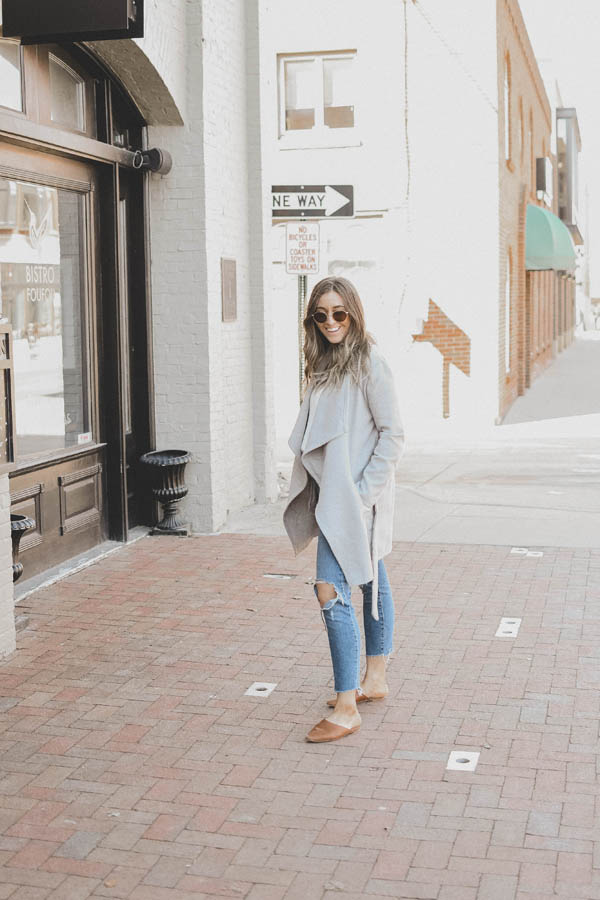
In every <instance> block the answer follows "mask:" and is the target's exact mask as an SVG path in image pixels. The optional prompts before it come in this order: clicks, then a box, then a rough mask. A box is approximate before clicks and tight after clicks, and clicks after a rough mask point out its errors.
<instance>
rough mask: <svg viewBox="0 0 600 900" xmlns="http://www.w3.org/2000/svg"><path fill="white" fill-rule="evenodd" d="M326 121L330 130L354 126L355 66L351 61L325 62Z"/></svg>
mask: <svg viewBox="0 0 600 900" xmlns="http://www.w3.org/2000/svg"><path fill="white" fill-rule="evenodd" d="M323 97H324V106H325V108H324V111H323V116H324V121H325V125H327V126H328V127H329V128H352V127H353V126H354V99H355V89H354V66H353V60H351V59H324V60H323Z"/></svg>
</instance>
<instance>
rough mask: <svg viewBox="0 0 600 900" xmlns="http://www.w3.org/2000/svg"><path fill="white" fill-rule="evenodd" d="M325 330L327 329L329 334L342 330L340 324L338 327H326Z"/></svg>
mask: <svg viewBox="0 0 600 900" xmlns="http://www.w3.org/2000/svg"><path fill="white" fill-rule="evenodd" d="M325 330H326V331H327V334H336V333H337V332H338V331H341V328H340V326H339V325H338V327H337V328H326V329H325Z"/></svg>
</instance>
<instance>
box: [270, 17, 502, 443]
mask: <svg viewBox="0 0 600 900" xmlns="http://www.w3.org/2000/svg"><path fill="white" fill-rule="evenodd" d="M262 10H263V22H264V27H263V31H262V39H263V49H262V65H263V79H262V82H263V85H264V97H265V99H264V103H263V127H264V129H265V133H266V135H267V136H268V137H269V138H270V144H269V149H268V151H267V152H266V153H265V165H266V168H267V172H268V173H270V182H271V184H326V183H330V184H353V185H354V186H355V211H356V213H355V214H356V217H355V219H354V220H343V219H337V220H333V219H330V220H327V221H323V220H322V221H321V232H322V234H321V271H320V273H319V277H322V276H324V275H325V274H327V273H328V271H330V270H331V271H332V272H336V273H338V274H344V275H346V276H347V277H349V278H350V279H351V280H355V281H356V282H357V285H358V286H359V287H360V288H361V291H360V292H361V296H362V299H363V303H364V306H365V311H366V316H367V325H368V328H369V330H370V331H372V333H373V334H374V335H375V337H376V339H377V341H378V343H379V344H380V346H381V349H382V351H383V352H384V354H385V355H386V356H387V357H388V359H389V360H390V362H391V364H392V366H393V368H394V370H395V372H396V376H397V381H398V388H399V393H400V397H401V404H402V410H403V415H404V418H405V422H406V426H407V431H408V433H409V436H410V435H413V436H418V435H419V434H421V433H423V432H427V431H429V430H431V429H437V428H447V427H448V426H450V427H454V425H455V424H458V426H459V427H461V426H465V427H467V426H471V425H472V423H473V421H474V419H478V420H480V421H483V420H485V422H486V424H492V423H493V421H494V417H495V415H496V411H497V405H498V397H497V353H498V350H497V347H498V311H497V304H498V158H497V141H498V138H497V127H498V126H497V112H496V108H495V107H496V106H497V96H496V95H497V86H496V73H497V68H496V4H495V2H492V0H485V2H481V0H467V2H465V3H462V4H461V5H460V7H457V6H456V4H452V5H449V4H447V3H445V2H443V0H426V2H425V0H424V2H423V3H420V4H419V7H418V8H417V7H415V6H413V4H411V3H408V4H406V15H407V20H408V29H407V35H408V83H407V87H408V133H407V132H406V129H405V83H404V78H405V71H404V62H405V60H404V39H405V31H404V4H402V3H397V2H392V0H383V2H380V3H378V4H377V5H376V6H374V7H372V9H371V11H370V16H369V18H365V15H364V4H363V3H361V2H358V0H333V2H330V3H328V4H327V5H326V6H325V7H323V4H318V3H316V2H313V0H309V2H308V3H304V4H302V6H298V5H297V4H296V3H293V2H292V0H279V2H277V3H275V2H272V0H262ZM419 10H422V11H424V13H425V15H426V16H427V18H428V19H429V22H427V21H425V20H424V18H423V17H422V15H421V12H420V11H419ZM316 21H318V23H319V24H318V29H317V28H316V27H315V22H316ZM315 35H318V37H315ZM473 35H477V40H476V41H475V40H473ZM332 50H356V66H357V84H358V90H357V97H356V127H355V131H356V137H357V139H358V141H359V145H358V146H340V147H337V148H330V147H328V148H322V149H312V148H311V149H284V145H285V142H284V141H281V140H280V139H279V137H278V121H277V112H278V110H277V105H278V85H277V66H276V59H277V54H278V53H291V52H315V51H332ZM296 134H299V132H297V133H296ZM407 136H408V148H407V140H406V139H407ZM407 149H408V151H409V153H410V176H409V171H408V164H407V163H408V157H407ZM409 177H410V182H409ZM407 189H408V200H407ZM283 231H284V226H283V225H282V224H281V223H277V224H275V225H274V227H273V236H272V241H271V245H272V249H271V253H272V258H273V261H274V285H273V289H274V310H273V320H274V330H275V358H276V371H277V381H276V388H275V407H276V431H277V453H278V457H279V458H280V459H285V458H286V457H288V458H289V451H288V450H287V447H286V442H287V436H288V434H289V431H290V428H291V426H292V425H293V421H294V419H295V415H296V412H297V403H298V400H297V397H298V376H297V368H298V367H297V355H298V338H297V329H298V325H297V279H296V277H295V276H291V275H286V274H285V270H284V265H283V260H284V240H283ZM316 280H317V279H316V278H309V280H308V285H309V290H310V287H311V286H312V284H314V282H315V281H316ZM429 298H431V299H433V300H434V301H435V302H436V303H437V304H438V305H439V306H441V307H442V308H443V310H444V312H445V313H446V314H447V315H448V316H449V317H450V318H451V319H452V320H453V321H454V322H455V323H456V324H457V325H458V326H459V327H460V328H462V329H463V330H464V331H465V332H466V333H467V334H468V335H469V337H470V338H471V341H472V345H471V347H472V374H471V377H470V378H469V377H466V376H465V375H463V374H462V373H460V372H459V371H458V370H457V369H455V368H454V367H451V412H452V418H451V420H449V422H446V421H444V420H442V358H441V356H440V354H439V353H438V352H437V350H435V349H434V348H433V347H432V346H431V345H430V344H427V343H415V342H414V341H413V339H412V335H413V333H414V332H415V331H416V325H417V319H421V318H425V317H426V316H427V307H428V301H429Z"/></svg>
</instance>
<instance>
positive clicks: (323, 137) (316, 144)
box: [277, 50, 362, 150]
mask: <svg viewBox="0 0 600 900" xmlns="http://www.w3.org/2000/svg"><path fill="white" fill-rule="evenodd" d="M356 57H357V53H356V50H330V51H327V52H323V53H280V54H278V56H277V84H278V91H279V123H278V129H279V134H278V139H279V149H280V150H302V149H318V148H322V147H324V148H328V147H359V146H360V145H361V144H362V141H361V139H360V134H359V131H358V128H357V103H356V98H355V102H354V104H353V106H354V125H353V126H352V127H351V128H327V127H326V125H325V120H324V109H325V98H324V95H323V90H324V78H323V62H324V61H325V60H328V59H351V60H353V62H354V64H355V65H356ZM287 62H312V63H313V64H314V65H315V66H318V67H319V77H318V78H316V79H315V81H316V83H317V84H318V90H317V96H316V98H315V100H316V102H317V105H316V106H315V126H314V128H310V129H308V128H307V129H297V130H293V131H286V127H285V64H286V63H287Z"/></svg>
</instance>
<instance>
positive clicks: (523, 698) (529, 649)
mask: <svg viewBox="0 0 600 900" xmlns="http://www.w3.org/2000/svg"><path fill="white" fill-rule="evenodd" d="M388 559H389V571H390V575H391V580H392V584H393V586H394V588H395V595H396V601H397V611H398V621H397V634H396V646H397V654H396V655H395V658H394V659H393V660H392V662H391V664H390V669H389V681H390V686H391V689H392V691H391V696H390V698H389V699H388V701H386V702H385V703H384V702H381V703H372V704H366V705H363V707H361V712H362V713H363V726H362V729H361V730H360V731H359V732H358V733H357V734H355V735H352V736H351V737H349V738H347V739H345V740H343V741H341V742H339V743H337V744H331V745H321V746H319V745H310V744H307V743H305V741H304V735H305V733H306V732H307V731H308V729H309V728H310V727H311V726H312V725H313V724H314V723H315V722H316V721H318V720H319V719H320V718H322V716H323V715H325V712H326V707H325V706H324V701H325V699H326V698H327V697H328V696H329V695H330V692H331V673H330V663H329V656H328V649H327V640H326V635H325V632H324V630H323V626H322V623H321V620H320V617H319V614H318V609H317V605H316V600H315V598H314V595H313V592H312V587H311V586H310V584H308V583H307V580H308V579H309V578H310V577H311V575H312V562H313V557H312V554H310V553H308V554H306V555H304V556H303V557H300V558H299V559H298V560H293V558H292V556H291V553H290V550H289V548H288V544H287V542H286V541H285V540H284V539H281V538H259V537H248V536H245V535H223V536H219V537H205V538H193V539H188V540H185V539H168V538H146V539H144V540H142V541H140V542H139V543H138V544H135V545H133V546H131V547H129V548H126V549H124V550H122V551H120V552H118V553H116V554H113V555H112V556H110V557H108V558H106V559H105V560H104V561H102V562H100V563H98V564H96V565H95V566H93V567H91V568H89V569H87V570H85V571H83V572H80V573H79V574H77V575H74V576H72V577H70V578H68V579H66V580H65V581H63V582H61V583H59V584H56V585H55V586H53V587H51V588H47V589H45V590H43V591H39V592H38V593H37V594H34V595H32V596H31V597H30V598H29V599H28V600H26V601H25V604H23V605H26V606H27V607H28V609H27V612H28V614H29V625H28V627H27V628H26V629H25V630H24V631H23V632H21V634H20V640H19V650H18V652H17V653H16V654H15V655H13V656H12V657H11V658H10V659H9V660H7V661H4V662H3V663H2V664H0V710H2V715H1V717H0V724H1V732H0V741H1V744H0V746H1V749H2V757H1V759H2V761H1V772H0V779H1V780H0V797H1V806H0V900H2V898H11V900H46V898H52V900H84V898H88V897H94V898H100V897H103V898H106V897H118V898H131V900H163V898H164V900H190V898H202V897H235V898H243V897H247V898H250V900H267V898H273V900H278V898H284V897H285V898H286V900H312V898H321V897H324V898H328V900H334V898H337V897H346V898H359V897H363V896H368V897H369V898H371V900H377V898H384V897H406V898H415V900H416V898H435V900H475V898H477V900H512V898H519V900H549V898H551V897H556V896H560V897H564V898H567V900H575V898H600V852H598V843H597V842H598V839H599V836H600V833H599V831H598V812H599V803H600V801H599V793H600V792H599V787H598V778H597V769H596V766H597V753H598V749H599V742H598V723H599V719H600V716H599V713H600V692H599V688H600V649H599V648H600V617H599V603H598V601H599V600H600V584H599V571H600V552H597V551H596V552H586V551H570V550H569V551H566V550H555V549H554V550H546V552H545V555H544V556H543V557H542V558H540V559H534V558H523V557H517V556H514V555H513V556H511V555H510V553H509V550H508V549H507V548H503V547H465V546H450V545H446V546H438V545H423V544H419V545H397V546H396V548H395V550H394V553H393V554H392V555H391V556H390V557H389V558H388ZM269 572H271V573H273V572H275V573H277V572H287V573H292V574H294V575H295V577H294V578H293V579H291V580H277V579H269V578H265V577H264V575H265V573H269ZM23 605H22V606H23ZM510 615H513V616H519V617H523V623H522V625H521V629H520V632H519V635H518V637H517V638H496V637H494V634H495V631H496V628H497V626H498V624H499V619H500V617H501V616H510ZM254 681H267V682H276V683H277V688H276V689H275V691H274V692H273V693H272V694H271V695H270V696H268V697H262V698H254V697H248V696H245V695H244V692H245V691H246V689H247V688H248V687H249V685H250V684H251V683H252V682H254ZM456 749H458V750H475V751H479V752H480V753H481V756H480V759H479V765H478V767H477V769H476V771H475V772H473V773H467V772H458V773H455V772H448V771H446V768H445V767H446V761H447V758H448V754H449V752H450V751H451V750H456ZM595 842H596V843H595Z"/></svg>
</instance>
